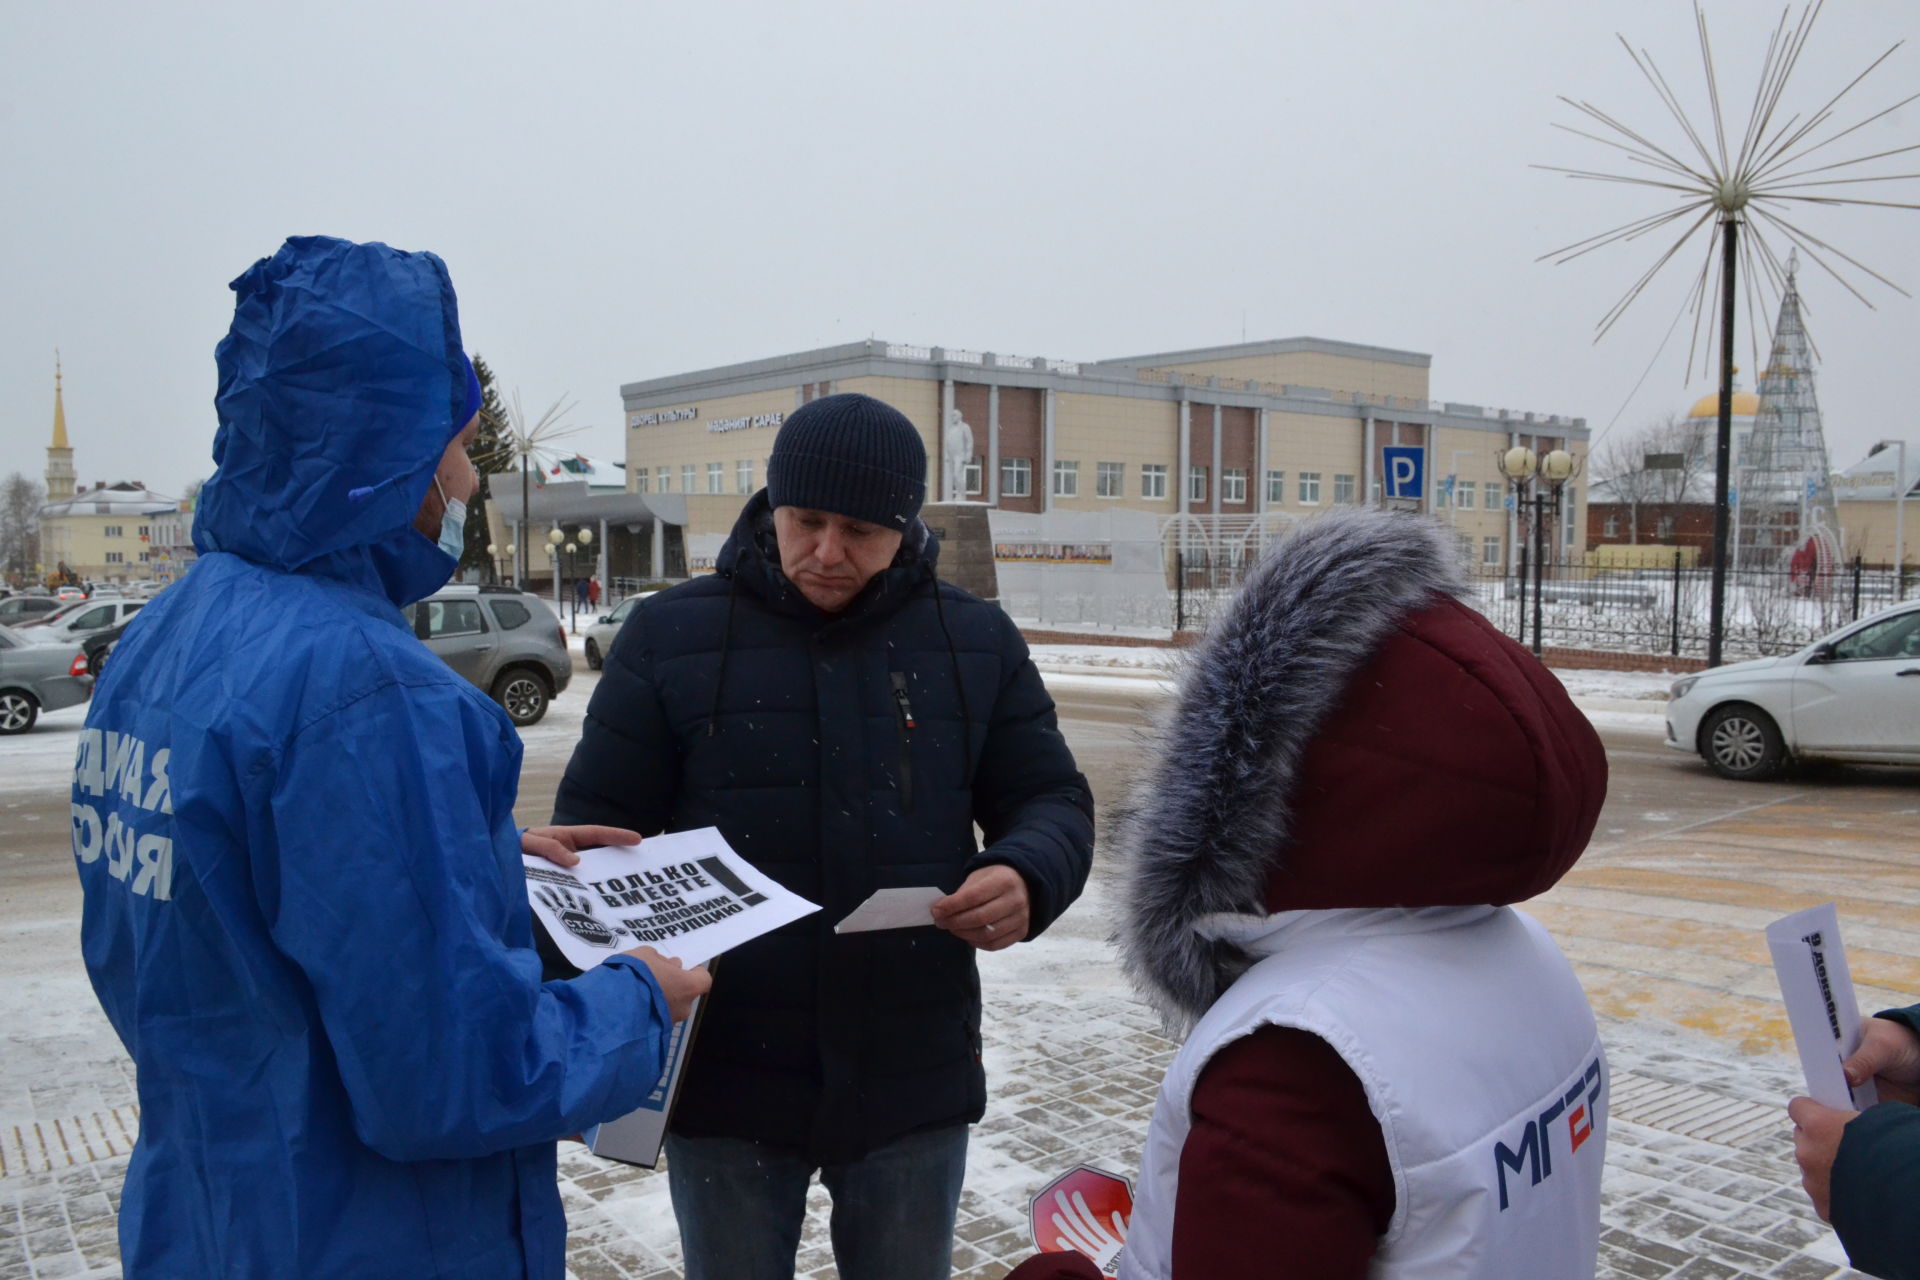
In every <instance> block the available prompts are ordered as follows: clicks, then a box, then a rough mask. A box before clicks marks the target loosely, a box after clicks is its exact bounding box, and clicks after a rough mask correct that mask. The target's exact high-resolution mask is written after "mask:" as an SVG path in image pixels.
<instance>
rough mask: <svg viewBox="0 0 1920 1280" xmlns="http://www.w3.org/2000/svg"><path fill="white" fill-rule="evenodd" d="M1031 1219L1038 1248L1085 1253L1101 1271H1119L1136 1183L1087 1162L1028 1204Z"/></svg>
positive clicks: (1131, 1214) (1045, 1189)
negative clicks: (1121, 1250)
mask: <svg viewBox="0 0 1920 1280" xmlns="http://www.w3.org/2000/svg"><path fill="white" fill-rule="evenodd" d="M1028 1218H1029V1220H1030V1221H1031V1223H1032V1224H1033V1243H1034V1244H1035V1245H1036V1246H1038V1247H1039V1249H1040V1252H1042V1253H1083V1254H1085V1255H1086V1256H1087V1257H1089V1258H1092V1259H1093V1262H1094V1265H1095V1266H1097V1267H1099V1268H1100V1271H1101V1273H1102V1274H1103V1275H1109V1276H1110V1275H1115V1274H1117V1273H1118V1271H1119V1269H1120V1247H1121V1246H1122V1245H1124V1244H1125V1243H1126V1242H1127V1224H1128V1223H1130V1222H1131V1221H1133V1184H1132V1183H1131V1182H1128V1181H1127V1180H1126V1179H1125V1178H1123V1177H1121V1176H1120V1175H1119V1174H1117V1173H1108V1172H1107V1171H1106V1170H1104V1169H1095V1168H1093V1167H1092V1166H1090V1165H1084V1164H1083V1165H1081V1166H1080V1167H1079V1168H1077V1169H1075V1170H1074V1171H1073V1172H1071V1173H1067V1174H1063V1175H1061V1176H1060V1177H1058V1178H1055V1179H1054V1180H1053V1181H1052V1182H1050V1183H1048V1184H1047V1185H1046V1187H1045V1188H1043V1189H1042V1190H1041V1192H1040V1194H1039V1195H1037V1196H1035V1197H1034V1198H1033V1200H1032V1201H1031V1202H1030V1203H1029V1205H1028Z"/></svg>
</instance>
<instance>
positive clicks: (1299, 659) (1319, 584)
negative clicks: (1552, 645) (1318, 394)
mask: <svg viewBox="0 0 1920 1280" xmlns="http://www.w3.org/2000/svg"><path fill="white" fill-rule="evenodd" d="M1464 587H1465V583H1464V579H1463V576H1462V574H1461V571H1460V569H1459V566H1458V563H1457V559H1456V556H1455V553H1454V550H1453V547H1452V545H1451V540H1450V538H1449V535H1448V533H1447V531H1446V529H1445V528H1444V527H1442V526H1441V525H1439V524H1437V523H1436V522H1434V521H1432V520H1430V519H1428V518H1426V517H1422V516H1408V515H1399V514H1393V513H1387V512H1381V511H1371V510H1366V509H1354V510H1345V511H1336V512H1332V513H1329V514H1327V515H1325V516H1320V517H1316V518H1315V519H1312V520H1310V521H1307V522H1306V523H1305V524H1303V525H1301V526H1300V527H1299V528H1298V529H1297V530H1296V531H1295V532H1294V533H1293V534H1291V535H1290V536H1289V537H1288V538H1287V539H1286V540H1285V541H1283V542H1282V543H1281V544H1280V545H1279V546H1277V547H1275V548H1274V550H1273V551H1272V552H1271V553H1270V554H1269V555H1268V556H1267V557H1266V559H1265V560H1263V561H1262V562H1261V563H1260V564H1259V565H1258V566H1256V568H1255V569H1254V570H1253V572H1252V573H1251V574H1250V575H1249V577H1248V579H1247V582H1246V584H1245V585H1244V587H1243V588H1242V589H1241V592H1240V594H1239V596H1237V597H1236V598H1235V600H1234V602H1233V604H1232V605H1231V606H1230V608H1229V609H1228V611H1227V613H1226V615H1225V616H1224V617H1222V618H1221V619H1220V621H1219V622H1218V623H1217V624H1216V625H1215V626H1214V628H1213V629H1212V630H1211V631H1210V632H1209V633H1208V635H1207V638H1206V639H1205V640H1204V641H1203V642H1202V643H1201V644H1200V645H1199V646H1198V647H1197V648H1196V649H1195V651H1194V656H1193V660H1192V661H1191V662H1190V663H1189V664H1188V667H1187V669H1186V671H1185V672H1184V674H1183V675H1182V677H1181V683H1180V691H1179V695H1178V698H1177V700H1176V703H1175V705H1174V707H1173V709H1172V710H1171V712H1170V713H1169V714H1168V716H1167V718H1166V719H1165V720H1164V721H1163V722H1162V724H1161V725H1160V726H1159V728H1158V730H1157V731H1156V733H1155V737H1154V741H1153V743H1152V747H1151V749H1152V759H1153V761H1154V763H1153V764H1152V765H1151V766H1149V768H1148V771H1147V772H1146V774H1145V775H1144V776H1143V777H1142V778H1141V780H1140V782H1139V784H1138V785H1137V786H1136V788H1135V790H1134V792H1133V795H1132V796H1131V797H1130V799H1129V800H1128V802H1127V803H1126V804H1125V805H1124V806H1122V808H1121V811H1120V813H1119V815H1118V817H1117V819H1116V822H1115V826H1114V829H1113V834H1112V840H1113V847H1114V849H1115V851H1116V853H1117V854H1118V855H1119V857H1120V859H1121V863H1122V866H1123V868H1124V871H1125V876H1126V887H1125V890H1124V901H1123V908H1122V909H1123V920H1122V924H1121V928H1120V943H1121V952H1122V958H1123V961H1124V963H1125V966H1126V968H1127V971H1128V973H1129V974H1130V976H1131V977H1132V978H1133V980H1134V981H1135V983H1136V985H1138V986H1139V987H1141V988H1142V990H1143V992H1144V994H1146V995H1147V996H1148V998H1149V999H1151V1000H1152V1001H1153V1002H1154V1003H1155V1004H1156V1005H1157V1006H1158V1007H1159V1009H1160V1011H1161V1013H1162V1014H1163V1015H1164V1016H1166V1017H1167V1019H1168V1020H1169V1021H1170V1022H1172V1023H1173V1024H1175V1025H1183V1024H1186V1023H1189V1022H1191V1021H1192V1020H1193V1019H1196V1018H1198V1017H1199V1016H1200V1015H1201V1014H1202V1013H1204V1012H1205V1011H1206V1009H1207V1008H1208V1007H1209V1006H1210V1005H1211V1004H1212V1003H1213V1002H1214V1000H1215V999H1217V998H1218V996H1219V994H1220V993H1221V992H1222V991H1224V990H1225V989H1226V988H1227V986H1229V985H1231V983H1232V982H1233V981H1234V979H1235V978H1237V977H1238V976H1239V975H1240V973H1241V972H1243V971H1244V969H1245V967H1246V965H1247V963H1248V961H1247V958H1246V956H1245V955H1244V954H1243V953H1242V952H1241V951H1240V950H1239V949H1238V948H1237V947H1235V946H1234V945H1232V944H1230V943H1227V942H1223V941H1220V940H1218V939H1216V938H1214V937H1211V936H1208V934H1207V933H1206V931H1205V930H1204V927H1203V926H1204V922H1205V918H1206V917H1209V916H1215V915H1221V914H1226V915H1236V916H1242V917H1248V916H1251V917H1264V916H1267V915H1269V914H1271V913H1274V912H1279V911H1289V910H1297V909H1302V908H1335V907H1430V906H1460V905H1473V904H1481V903H1494V904H1501V903H1508V902H1515V901H1519V900H1521V899H1524V898H1528V897H1532V896H1534V895H1535V894H1538V893H1541V892H1543V891H1545V890H1546V889H1547V888H1549V887H1551V886H1552V885H1553V884H1554V882H1555V881H1557V880H1558V879H1559V878H1560V877H1561V876H1562V875H1564V874H1565V873H1566V871H1567V869H1568V868H1569V867H1571V866H1572V865H1573V862H1574V860H1575V859H1577V858H1578V857H1579V855H1580V853H1581V851H1582V850H1583V849H1584V848H1585V847H1586V842H1587V838H1588V837H1589V836H1590V835H1591V834H1592V831H1593V825H1594V822H1595V820H1596V819H1597V818H1598V817H1599V811H1600V804H1601V801H1602V800H1604V798H1605V796H1606V777H1607V766H1606V755H1605V753H1604V751H1603V750H1602V748H1601V746H1600V741H1599V738H1598V736H1597V735H1595V733H1594V732H1593V729H1592V726H1591V725H1589V724H1588V723H1587V720H1586V717H1585V716H1584V715H1582V714H1581V713H1580V711H1579V709H1578V708H1576V707H1574V705H1573V703H1572V701H1571V700H1570V699H1569V698H1568V697H1567V695H1566V691H1565V690H1564V689H1563V688H1562V687H1561V685H1560V682H1559V681H1558V680H1557V679H1556V678H1555V677H1554V676H1553V675H1552V673H1550V672H1549V671H1547V670H1546V669H1545V668H1544V667H1543V666H1541V665H1540V663H1539V662H1538V661H1537V660H1536V659H1535V658H1534V657H1533V656H1532V655H1531V654H1530V653H1528V652H1526V650H1524V649H1522V648H1521V647H1520V646H1519V645H1517V644H1515V643H1514V642H1513V641H1512V640H1510V639H1508V638H1507V637H1506V636H1504V635H1502V634H1501V633H1500V632H1499V631H1498V630H1497V629H1495V628H1494V627H1493V626H1492V625H1491V624H1490V623H1488V622H1487V621H1486V620H1485V619H1484V618H1482V617H1481V616H1480V615H1479V614H1477V613H1475V612H1474V611H1472V610H1471V609H1468V608H1467V607H1465V606H1464V605H1462V604H1460V603H1459V601H1458V600H1457V599H1456V598H1455V597H1456V596H1457V595H1458V594H1460V593H1461V592H1462V591H1463V590H1464Z"/></svg>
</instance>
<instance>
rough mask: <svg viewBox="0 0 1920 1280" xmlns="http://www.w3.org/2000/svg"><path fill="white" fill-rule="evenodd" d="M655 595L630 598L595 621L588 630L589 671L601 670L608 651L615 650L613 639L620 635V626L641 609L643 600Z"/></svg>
mask: <svg viewBox="0 0 1920 1280" xmlns="http://www.w3.org/2000/svg"><path fill="white" fill-rule="evenodd" d="M653 594H654V593H653V592H651V591H642V592H641V593H640V594H639V595H633V596H628V597H627V598H626V599H625V600H622V601H621V602H620V603H619V604H617V605H615V606H613V612H611V613H603V614H601V615H600V616H599V617H598V618H595V619H594V620H593V625H592V626H590V627H588V628H587V643H586V650H587V667H588V669H589V670H593V671H598V670H599V669H600V664H601V663H603V662H605V661H606V660H607V650H609V649H611V648H613V638H614V637H615V636H616V635H619V634H620V625H621V624H622V623H624V622H625V621H626V620H627V619H628V618H629V617H630V616H631V615H632V614H633V611H634V610H635V609H637V608H639V607H640V602H641V601H642V600H645V599H646V598H647V597H648V596H650V595H653Z"/></svg>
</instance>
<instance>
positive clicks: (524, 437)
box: [475, 390, 586, 586]
mask: <svg viewBox="0 0 1920 1280" xmlns="http://www.w3.org/2000/svg"><path fill="white" fill-rule="evenodd" d="M573 409H574V403H572V402H569V401H568V400H567V398H566V397H565V396H561V397H560V398H559V399H558V400H555V401H554V402H553V403H552V404H550V405H548V406H547V410H546V412H545V413H543V414H541V415H540V416H539V418H537V419H535V420H534V422H533V423H532V425H528V423H527V415H526V412H525V410H523V409H521V407H520V393H519V392H518V391H517V390H516V391H515V392H514V393H513V405H512V407H511V408H509V409H508V410H507V421H505V422H495V423H492V424H491V425H492V426H493V428H494V430H495V431H497V432H498V433H499V441H500V443H499V446H498V447H497V448H494V449H490V450H488V451H487V452H486V453H485V454H484V455H482V457H484V459H485V460H487V461H496V460H505V459H508V458H517V459H519V462H520V520H519V528H518V529H517V530H516V539H515V541H516V543H517V546H516V547H515V548H514V565H513V580H514V583H515V585H517V586H525V585H526V574H527V504H528V502H529V501H530V499H531V492H530V491H531V488H532V485H531V482H530V481H531V473H532V468H534V467H536V466H538V467H540V468H542V469H544V468H546V467H547V466H548V465H549V464H551V463H553V462H555V461H557V460H558V459H559V458H562V457H567V456H571V455H570V454H568V453H566V452H564V451H562V450H559V449H556V448H555V447H554V443H555V441H558V440H564V439H565V438H566V437H568V436H575V435H579V434H580V433H581V432H582V431H585V430H586V428H585V427H564V426H562V425H561V422H562V421H563V420H564V419H565V418H566V416H567V415H568V414H569V413H571V412H573ZM480 460H481V459H480V458H476V459H475V461H480ZM488 479H489V490H488V491H489V492H491V491H492V490H491V479H492V478H491V476H489V477H488Z"/></svg>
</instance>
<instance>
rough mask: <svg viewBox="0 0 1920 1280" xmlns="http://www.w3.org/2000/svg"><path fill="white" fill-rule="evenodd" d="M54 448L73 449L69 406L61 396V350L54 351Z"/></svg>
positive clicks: (55, 349)
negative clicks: (69, 433) (68, 437)
mask: <svg viewBox="0 0 1920 1280" xmlns="http://www.w3.org/2000/svg"><path fill="white" fill-rule="evenodd" d="M53 447H54V448H56V449H71V448H72V447H73V446H72V445H70V444H68V443H67V406H66V402H65V401H64V400H62V399H61V396H60V348H58V347H55V348H54V349H53Z"/></svg>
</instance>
